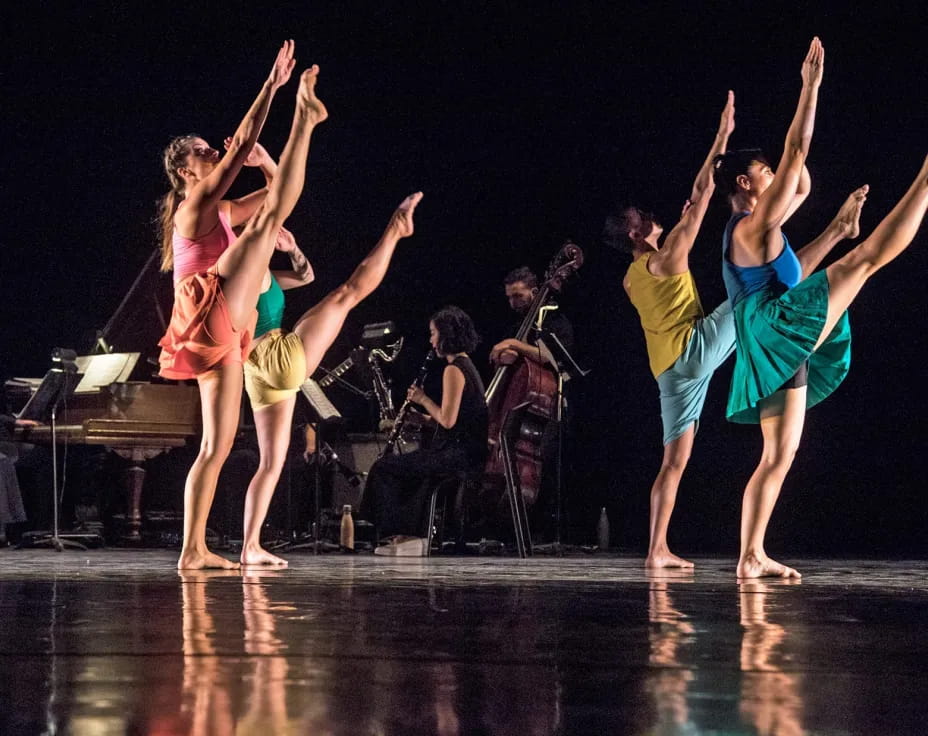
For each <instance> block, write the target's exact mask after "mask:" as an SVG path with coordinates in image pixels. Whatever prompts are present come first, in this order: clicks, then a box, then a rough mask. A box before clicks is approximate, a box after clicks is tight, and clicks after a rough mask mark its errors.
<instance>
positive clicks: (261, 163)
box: [220, 138, 277, 227]
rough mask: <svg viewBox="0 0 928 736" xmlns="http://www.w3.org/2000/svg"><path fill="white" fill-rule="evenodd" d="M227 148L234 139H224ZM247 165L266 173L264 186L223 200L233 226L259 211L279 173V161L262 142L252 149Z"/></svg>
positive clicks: (245, 220)
mask: <svg viewBox="0 0 928 736" xmlns="http://www.w3.org/2000/svg"><path fill="white" fill-rule="evenodd" d="M224 145H225V148H226V150H227V151H228V150H229V146H230V145H232V139H231V138H226V139H225V141H224ZM244 165H245V166H249V167H254V168H257V169H260V170H261V173H262V174H264V186H263V187H262V188H261V189H258V190H256V191H254V192H251V193H250V194H246V195H244V196H242V197H239V198H237V199H229V200H222V201H221V202H220V206H222V204H223V203H225V205H226V206H227V207H228V209H227V210H226V214H227V215H228V217H229V224H230V225H231V226H232V227H238V226H239V225H244V224H245V223H246V222H248V219H249V218H250V217H251V216H252V215H253V214H254V213H255V212H257V211H258V207H260V206H261V203H262V202H263V201H264V198H265V197H266V196H267V189H268V187H269V186H270V185H271V181H273V179H274V177H275V176H276V175H277V162H276V161H274V159H273V158H271V155H270V154H269V153H268V152H267V151H266V150H265V149H264V146H262V145H261V144H260V143H255V145H254V146H253V147H252V149H251V151H250V152H249V153H248V155H247V156H246V157H245V162H244Z"/></svg>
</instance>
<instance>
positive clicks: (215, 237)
mask: <svg viewBox="0 0 928 736" xmlns="http://www.w3.org/2000/svg"><path fill="white" fill-rule="evenodd" d="M183 206H184V205H183V203H181V207H183ZM178 209H180V207H178ZM234 240H235V233H234V232H232V226H231V225H230V224H229V219H228V218H227V217H226V216H225V215H224V214H223V213H222V212H221V211H220V212H219V222H217V223H216V226H215V227H214V228H213V229H212V230H210V231H209V232H208V233H206V235H201V236H200V237H198V238H185V237H184V236H183V235H180V234H178V232H177V228H176V227H175V228H174V235H173V236H172V238H171V245H172V247H173V249H174V285H175V286H177V284H178V282H179V281H182V280H183V279H185V278H187V277H188V276H190V275H191V274H194V273H203V272H204V271H206V270H208V269H209V268H210V267H211V266H213V265H215V263H216V261H218V260H219V256H221V255H222V254H223V252H224V251H225V250H226V248H228V247H229V245H231V244H232V242H233V241H234Z"/></svg>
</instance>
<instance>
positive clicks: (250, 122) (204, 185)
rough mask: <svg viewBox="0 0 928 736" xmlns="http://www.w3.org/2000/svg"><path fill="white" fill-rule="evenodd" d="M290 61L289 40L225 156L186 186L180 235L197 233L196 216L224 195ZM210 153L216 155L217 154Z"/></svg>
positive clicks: (205, 212)
mask: <svg viewBox="0 0 928 736" xmlns="http://www.w3.org/2000/svg"><path fill="white" fill-rule="evenodd" d="M294 63H295V61H294V59H293V41H284V43H283V45H282V46H281V47H280V51H278V52H277V58H276V59H275V60H274V64H273V66H272V67H271V71H270V73H269V74H268V77H267V80H266V81H265V82H264V84H263V85H262V87H261V91H260V92H259V93H258V96H257V97H256V98H255V101H254V102H253V103H252V105H251V107H250V108H249V110H248V112H247V113H246V114H245V117H244V118H243V119H242V122H241V123H240V124H239V126H238V130H236V131H235V133H234V134H233V135H232V137H231V140H230V141H229V144H228V146H227V149H226V153H225V155H224V156H223V157H222V158H221V159H220V160H219V161H218V162H217V163H216V165H215V166H213V167H212V169H211V170H210V171H209V172H208V173H206V174H205V176H204V177H203V178H202V179H197V178H196V177H195V176H194V177H193V179H194V181H192V182H191V183H192V184H193V186H191V187H189V188H188V191H187V195H186V206H185V207H184V208H183V209H181V210H179V211H178V212H177V215H176V216H175V222H176V224H177V226H178V230H179V231H180V232H181V233H182V234H183V233H184V232H186V233H188V234H189V235H190V236H193V235H195V234H197V233H198V232H200V231H201V230H202V227H201V223H200V219H201V218H203V217H204V216H206V218H208V219H211V218H210V214H211V212H210V210H212V208H213V207H216V206H218V204H219V200H221V199H222V197H223V196H225V193H226V192H227V191H228V190H229V187H230V186H231V185H232V182H233V181H234V180H235V177H236V176H237V175H238V172H239V171H240V170H241V168H242V166H243V165H244V163H245V159H246V158H247V156H248V155H249V153H251V151H252V149H253V148H254V145H255V143H256V142H257V141H258V134H259V133H260V132H261V128H262V127H263V126H264V121H265V119H266V118H267V112H268V109H270V106H271V100H272V99H273V98H274V94H275V92H277V90H278V89H279V88H280V87H281V86H283V85H284V84H285V83H286V82H287V80H288V79H290V72H292V71H293V65H294ZM207 148H208V147H207ZM195 153H196V151H195ZM213 155H214V156H218V154H213Z"/></svg>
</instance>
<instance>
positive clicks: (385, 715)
mask: <svg viewBox="0 0 928 736" xmlns="http://www.w3.org/2000/svg"><path fill="white" fill-rule="evenodd" d="M641 562H642V561H641V560H640V559H636V558H629V557H616V556H611V557H608V556H596V555H584V556H577V557H574V556H568V557H564V558H543V559H542V558H534V559H528V560H519V559H511V558H498V557H497V558H441V557H439V558H432V559H427V560H424V559H390V558H378V557H374V556H372V555H366V556H362V555H354V556H341V555H325V556H320V557H314V556H311V555H308V554H293V555H291V567H290V569H288V570H285V571H266V570H254V569H252V570H246V571H243V572H238V571H235V572H219V571H217V572H191V573H183V574H179V573H178V572H177V571H176V570H174V569H173V565H174V563H175V555H174V554H172V553H170V552H166V551H163V550H157V551H156V550H137V551H128V550H94V551H90V552H80V553H78V552H64V553H60V554H59V553H55V552H52V551H46V550H3V551H0V616H2V627H0V657H2V658H0V662H2V667H3V677H2V678H0V733H2V734H37V733H74V734H93V735H94V736H97V735H102V734H125V733H131V734H153V735H154V734H157V735H159V736H160V735H162V734H207V733H209V734H233V733H243V734H352V735H354V734H394V733H398V734H520V735H521V734H560V733H565V734H607V733H608V734H696V733H725V734H736V733H744V734H754V733H757V734H800V733H816V734H884V733H906V734H908V733H924V728H925V727H924V723H925V720H926V711H928V706H926V705H925V702H926V701H925V695H926V689H928V688H926V685H925V683H926V679H925V677H924V669H925V667H924V661H925V657H926V654H928V638H926V637H925V636H924V634H923V625H924V621H925V620H926V619H928V575H926V573H928V563H926V562H924V561H918V562H912V561H905V562H873V561H850V562H849V561H842V562H833V561H821V560H806V561H800V560H793V561H789V562H790V564H795V565H796V566H797V567H799V568H800V569H801V570H802V572H803V573H804V574H805V577H804V578H803V580H802V581H801V582H794V583H786V582H778V581H766V582H750V583H744V584H741V585H738V584H736V583H735V580H734V570H733V567H734V563H733V561H732V560H718V559H704V560H698V559H697V563H698V565H699V567H698V569H697V571H696V572H695V574H687V573H679V572H676V573H674V572H666V573H661V574H650V575H649V574H646V572H645V571H644V570H643V569H642V568H641Z"/></svg>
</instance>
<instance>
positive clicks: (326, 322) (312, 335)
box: [293, 192, 422, 376]
mask: <svg viewBox="0 0 928 736" xmlns="http://www.w3.org/2000/svg"><path fill="white" fill-rule="evenodd" d="M421 199H422V192H416V193H415V194H411V195H409V196H408V197H406V199H404V200H403V201H402V202H401V203H400V205H399V207H397V209H396V211H395V212H394V213H393V215H392V216H391V218H390V222H389V223H387V228H386V230H384V233H383V236H381V238H380V240H379V241H377V245H375V246H374V249H373V250H372V251H371V252H370V253H368V255H367V257H366V258H365V259H364V260H363V261H361V263H360V264H358V267H357V268H356V269H355V270H354V273H352V274H351V276H350V277H349V278H348V280H347V281H346V282H345V283H344V284H342V285H341V286H339V287H338V288H337V289H335V290H334V291H331V292H329V294H328V295H327V296H326V297H325V298H324V299H323V300H322V301H321V302H319V303H318V304H317V305H316V306H314V307H313V308H312V309H310V310H309V311H308V312H306V314H304V315H303V316H302V317H301V318H300V320H299V321H298V322H297V323H296V325H295V326H294V328H293V331H294V332H295V333H296V334H297V335H299V337H300V340H302V342H303V349H304V350H305V351H306V371H307V373H306V375H307V376H310V375H312V374H313V372H314V371H315V370H316V368H318V367H319V363H320V361H321V360H322V358H323V356H324V355H325V353H326V351H327V350H328V349H329V347H331V345H332V343H333V342H334V341H335V338H336V337H338V333H339V332H340V331H341V329H342V325H343V324H344V323H345V318H346V317H347V316H348V312H350V311H351V310H352V309H354V307H356V306H357V305H358V304H359V303H360V302H361V301H362V300H363V299H365V298H366V297H367V296H368V295H369V294H370V293H371V292H372V291H374V289H376V288H377V287H378V286H380V282H381V281H383V278H384V276H385V275H386V273H387V268H388V267H389V265H390V259H391V258H393V252H394V250H396V244H397V243H398V242H399V240H400V238H404V237H408V236H409V235H411V234H412V232H413V219H412V218H413V214H414V212H415V209H416V205H418V204H419V201H420V200H421Z"/></svg>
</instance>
